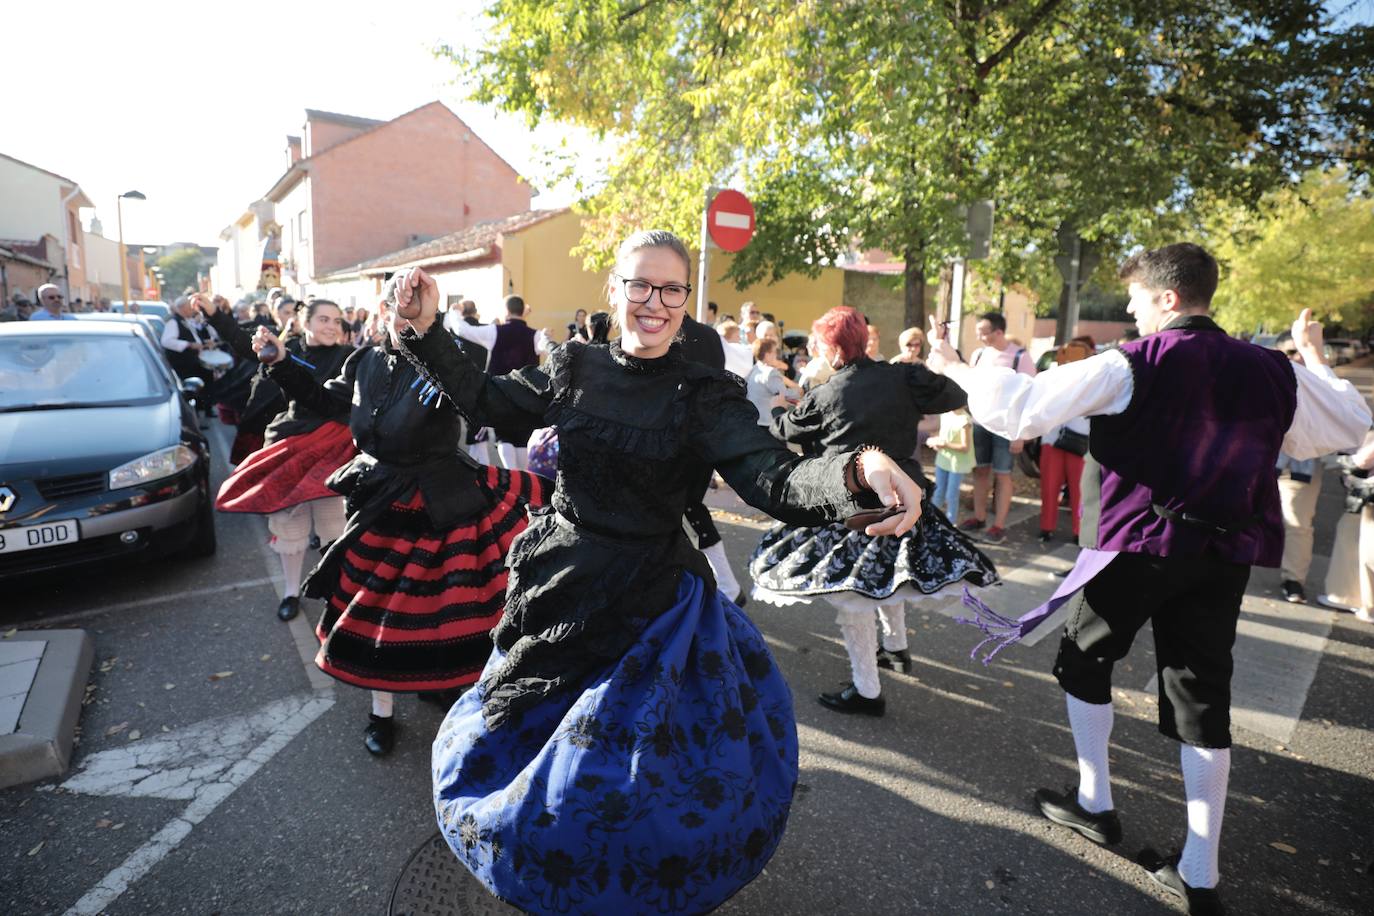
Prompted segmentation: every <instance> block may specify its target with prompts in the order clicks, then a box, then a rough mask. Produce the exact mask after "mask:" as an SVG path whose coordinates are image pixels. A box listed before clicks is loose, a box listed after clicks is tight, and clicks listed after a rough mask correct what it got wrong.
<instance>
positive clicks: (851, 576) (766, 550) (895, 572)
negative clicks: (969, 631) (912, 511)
mask: <svg viewBox="0 0 1374 916" xmlns="http://www.w3.org/2000/svg"><path fill="white" fill-rule="evenodd" d="M749 572H750V574H751V575H752V576H753V577H754V592H753V597H755V598H756V599H759V600H762V601H766V602H769V603H771V604H782V605H786V604H795V603H800V602H806V601H808V600H809V599H811V598H814V597H818V596H824V595H838V594H840V593H843V592H854V593H857V594H859V595H864V596H866V597H869V598H873V599H876V600H882V599H885V598H891V597H893V596H894V595H897V593H898V592H901V596H902V597H906V598H910V599H921V598H938V599H940V600H942V601H943V600H945V599H947V598H952V597H955V596H957V595H959V594H962V592H963V587H964V586H965V585H967V586H970V587H974V588H978V587H983V586H988V585H996V584H997V583H998V581H999V579H998V576H997V568H996V567H995V566H993V564H992V561H991V560H990V559H988V558H987V556H986V555H985V554H984V553H983V552H982V551H981V550H979V549H978V548H977V547H976V546H974V544H973V542H972V541H970V540H969V539H968V538H967V537H966V536H965V535H964V534H963V532H961V531H959V530H958V529H956V528H955V527H954V526H953V525H952V524H950V522H949V519H948V518H946V517H945V514H944V513H943V512H940V511H939V510H937V509H935V508H934V507H932V506H931V505H930V502H929V500H925V501H922V503H921V520H920V522H919V523H918V524H917V525H916V527H914V528H912V529H911V530H910V531H908V532H907V533H906V534H904V535H902V536H901V537H891V536H887V537H869V536H868V535H866V534H864V533H863V532H862V531H851V530H849V529H848V528H846V527H845V526H844V525H843V524H838V523H837V524H831V525H821V526H818V527H814V528H799V527H792V526H788V525H776V526H774V527H773V528H771V529H770V530H769V531H768V533H767V534H765V535H764V536H763V540H762V541H760V542H759V546H758V547H757V548H756V549H755V550H754V555H753V557H751V558H750V560H749Z"/></svg>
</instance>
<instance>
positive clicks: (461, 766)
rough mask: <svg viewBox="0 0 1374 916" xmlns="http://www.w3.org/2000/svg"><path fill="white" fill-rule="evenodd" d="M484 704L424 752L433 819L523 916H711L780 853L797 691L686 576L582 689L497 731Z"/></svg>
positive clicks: (471, 704) (717, 600)
mask: <svg viewBox="0 0 1374 916" xmlns="http://www.w3.org/2000/svg"><path fill="white" fill-rule="evenodd" d="M500 658H501V656H500V654H499V650H498V652H497V653H494V654H493V656H492V659H491V660H490V661H488V663H487V670H488V671H491V670H492V669H493V666H494V665H495V664H496V663H497V662H498V661H499V659H500ZM481 697H482V682H479V683H478V685H477V687H476V688H474V689H473V690H470V691H468V692H467V693H466V694H465V695H464V696H463V697H462V698H461V699H460V700H459V701H458V702H457V703H456V704H455V705H454V706H453V708H452V709H451V710H450V711H449V714H448V717H447V718H446V719H445V720H444V724H443V726H442V728H440V730H439V735H438V737H437V738H435V740H434V757H433V767H434V807H435V814H436V815H437V817H438V820H439V827H440V829H441V830H442V832H443V834H444V838H445V839H446V840H447V841H448V844H449V846H450V847H452V849H453V851H454V852H455V853H456V854H457V856H458V858H459V859H461V860H462V862H463V864H464V865H466V866H467V867H468V868H469V869H470V870H471V871H472V873H473V874H474V875H475V876H476V877H477V878H478V879H479V880H480V881H481V882H482V883H483V884H485V885H486V886H487V888H488V889H489V890H490V891H491V892H492V893H493V894H495V895H496V896H498V897H500V898H502V899H503V900H506V901H507V902H509V903H511V904H513V905H515V906H517V907H520V908H521V909H523V910H526V911H527V912H530V913H559V914H563V913H577V914H597V916H602V914H609V913H615V914H631V913H706V912H710V911H711V910H713V909H715V908H716V907H718V906H719V905H720V904H721V903H722V902H724V901H725V900H726V899H727V898H729V897H730V896H731V895H733V894H734V893H735V892H736V891H738V890H739V889H740V888H742V887H743V886H744V885H746V884H748V883H749V882H750V881H751V880H753V879H754V877H755V876H757V875H758V873H759V872H760V871H762V869H763V866H764V865H765V864H767V862H768V860H769V858H771V857H772V855H773V851H774V850H775V849H776V848H777V845H778V841H779V840H781V839H782V833H783V829H784V827H785V826H786V824H787V814H788V811H789V809H790V808H791V804H792V792H793V790H794V789H795V787H796V784H797V727H796V721H795V720H794V718H793V714H792V695H791V692H790V691H789V690H788V688H787V684H786V682H785V681H784V680H783V677H782V674H781V672H780V671H779V670H778V667H777V664H776V663H775V662H774V661H773V658H772V656H771V655H770V654H769V652H768V647H767V646H766V645H765V643H764V640H763V637H762V635H760V633H759V631H758V629H757V628H756V627H755V626H754V625H753V623H752V622H751V621H750V620H749V619H748V618H747V617H745V616H744V613H743V612H742V611H740V609H739V608H737V607H736V606H735V605H734V604H732V603H731V602H730V601H729V600H727V599H724V598H722V597H720V596H719V595H718V594H717V593H716V591H715V589H712V588H708V587H707V586H706V585H705V584H704V583H703V582H702V581H701V580H700V579H698V578H697V577H696V576H694V575H692V574H690V573H683V575H682V582H681V584H680V585H679V587H678V596H677V603H676V604H675V605H674V606H673V607H672V608H670V609H669V610H667V611H665V612H664V613H663V614H662V615H661V616H659V617H657V618H656V619H654V620H653V621H652V622H651V623H650V624H649V625H648V627H646V628H645V630H644V633H643V635H642V637H641V638H640V640H639V641H638V642H637V643H636V644H635V646H634V647H633V648H632V649H630V651H629V652H627V653H626V654H625V656H624V657H623V658H621V659H620V661H619V662H617V663H616V664H615V665H614V666H612V667H610V668H609V669H608V670H606V671H604V672H602V673H601V674H600V675H599V676H597V677H595V678H592V679H591V682H590V683H588V685H587V687H586V689H585V690H583V691H582V692H580V693H576V692H569V693H568V694H565V695H559V696H557V697H556V698H553V699H550V700H548V701H547V702H545V703H544V704H543V705H542V706H539V707H536V708H534V709H533V710H530V711H529V712H526V713H525V714H524V716H523V717H522V718H520V719H519V720H517V721H514V722H511V723H509V724H507V725H505V726H503V727H501V728H498V729H496V730H495V731H488V730H487V728H486V726H485V725H484V723H483V719H482V709H481Z"/></svg>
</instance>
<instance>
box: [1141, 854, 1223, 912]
mask: <svg viewBox="0 0 1374 916" xmlns="http://www.w3.org/2000/svg"><path fill="white" fill-rule="evenodd" d="M1178 860H1179V855H1178V853H1174V854H1173V855H1171V856H1169V857H1167V858H1166V857H1164V856H1162V855H1160V854H1159V853H1158V852H1156V851H1155V850H1153V849H1142V850H1141V851H1140V855H1138V856H1136V861H1137V862H1139V863H1140V865H1141V866H1142V867H1143V868H1144V869H1145V870H1146V871H1148V872H1149V873H1150V880H1151V881H1153V882H1154V883H1155V884H1158V885H1159V886H1160V887H1162V888H1164V889H1165V890H1166V891H1168V892H1169V893H1171V894H1173V895H1174V896H1176V897H1181V898H1183V899H1184V900H1185V901H1187V903H1188V913H1189V916H1224V914H1225V913H1226V907H1225V906H1223V905H1222V903H1221V895H1220V894H1218V893H1217V889H1216V888H1215V887H1189V886H1188V885H1187V884H1185V883H1184V881H1183V876H1182V875H1180V874H1179V873H1178Z"/></svg>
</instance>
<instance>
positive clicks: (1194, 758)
mask: <svg viewBox="0 0 1374 916" xmlns="http://www.w3.org/2000/svg"><path fill="white" fill-rule="evenodd" d="M1179 761H1180V763H1181V764H1182V767H1183V790H1184V792H1186V793H1187V796H1188V839H1187V840H1186V841H1185V842H1184V844H1183V856H1182V858H1180V859H1179V863H1178V874H1179V877H1181V878H1182V879H1183V882H1184V883H1185V884H1187V885H1188V886H1189V887H1216V886H1217V879H1218V869H1217V855H1218V853H1219V852H1220V849H1221V818H1222V815H1223V814H1225V813H1226V783H1227V782H1228V781H1229V779H1230V775H1231V749H1230V748H1228V747H1223V748H1206V747H1193V746H1192V745H1189V744H1184V745H1182V746H1181V747H1180V748H1179Z"/></svg>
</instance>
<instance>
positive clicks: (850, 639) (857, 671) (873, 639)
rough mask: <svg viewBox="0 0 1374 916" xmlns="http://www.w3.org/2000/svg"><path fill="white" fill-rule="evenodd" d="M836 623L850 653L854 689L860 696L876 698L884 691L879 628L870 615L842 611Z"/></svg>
mask: <svg viewBox="0 0 1374 916" xmlns="http://www.w3.org/2000/svg"><path fill="white" fill-rule="evenodd" d="M836 623H838V624H839V625H840V633H841V634H842V635H843V636H844V647H845V650H846V651H847V652H848V653H849V668H850V670H851V671H852V672H853V674H854V689H855V690H857V691H859V696H862V697H867V698H868V699H870V700H872V699H876V698H877V697H878V696H879V695H880V694H881V693H882V687H881V686H880V685H879V684H878V628H877V627H876V626H874V625H873V620H872V618H871V617H870V618H869V619H867V620H865V619H864V618H862V617H858V616H856V615H853V614H844V613H841V614H840V616H839V619H838V620H836Z"/></svg>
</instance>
